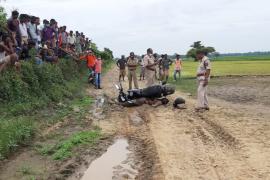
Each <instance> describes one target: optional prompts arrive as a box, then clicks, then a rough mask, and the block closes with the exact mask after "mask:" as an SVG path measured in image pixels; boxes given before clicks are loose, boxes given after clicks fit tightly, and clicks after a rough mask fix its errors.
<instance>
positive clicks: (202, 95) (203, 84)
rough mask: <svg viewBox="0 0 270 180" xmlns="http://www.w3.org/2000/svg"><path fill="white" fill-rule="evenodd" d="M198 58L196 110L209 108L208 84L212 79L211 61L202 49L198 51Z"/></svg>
mask: <svg viewBox="0 0 270 180" xmlns="http://www.w3.org/2000/svg"><path fill="white" fill-rule="evenodd" d="M197 59H198V60H199V66H198V69H197V79H198V95H197V96H198V97H197V98H198V99H197V107H196V110H197V111H200V110H209V105H208V97H207V86H208V82H209V80H210V72H211V62H210V60H209V58H208V57H207V56H206V53H205V52H204V51H202V50H199V51H197Z"/></svg>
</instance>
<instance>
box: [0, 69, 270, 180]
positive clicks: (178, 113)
mask: <svg viewBox="0 0 270 180" xmlns="http://www.w3.org/2000/svg"><path fill="white" fill-rule="evenodd" d="M117 78H118V72H117V69H116V68H113V69H112V70H111V71H110V72H108V73H107V74H106V76H105V77H104V78H103V90H99V91H97V90H94V89H93V88H89V89H88V94H89V95H91V96H94V97H96V98H97V99H98V101H97V103H96V104H94V105H93V107H92V108H91V109H89V114H88V116H87V117H86V118H85V121H84V123H83V124H82V123H80V124H79V125H78V124H76V123H75V124H74V123H73V125H72V123H66V124H65V123H63V124H60V125H59V127H58V130H59V129H60V130H61V129H62V130H63V131H65V132H68V133H71V132H76V131H80V130H82V129H91V128H93V127H95V126H99V127H100V128H101V129H102V132H103V134H104V138H103V139H102V140H101V141H100V142H99V143H98V144H97V146H95V147H84V148H79V149H76V151H77V152H80V153H76V154H77V155H76V156H74V157H73V158H71V159H69V160H67V161H64V162H54V161H52V160H50V159H49V158H46V157H42V156H40V155H38V154H37V153H36V152H35V151H34V150H33V148H31V147H26V148H23V149H22V150H21V151H20V152H18V153H16V155H14V157H11V158H10V159H9V160H6V163H5V164H4V165H2V168H1V170H0V179H3V180H6V179H26V177H24V176H22V174H21V173H20V172H19V171H18V168H19V167H21V165H23V164H25V163H26V162H27V163H28V164H29V165H31V166H33V167H35V169H37V170H36V171H37V172H39V173H35V178H36V179H80V178H81V177H83V174H84V172H85V170H86V169H87V168H88V166H89V164H91V162H92V161H93V160H94V159H96V158H97V157H99V156H101V154H102V153H104V152H105V151H106V148H108V147H109V146H110V145H111V144H112V143H113V141H114V139H115V138H118V137H121V138H126V139H128V142H129V147H128V149H129V150H130V152H131V153H130V154H129V158H128V160H127V163H128V164H130V165H131V166H132V168H133V170H131V171H124V170H123V168H122V167H119V168H118V167H116V170H115V173H114V178H113V179H139V180H151V179H155V180H163V179H166V180H180V179H188V180H192V179H206V180H211V179H213V180H216V179H222V180H223V179H224V180H227V179H230V180H231V179H237V180H239V179H243V180H247V179H265V180H267V179H270V141H269V139H270V121H269V119H270V111H269V106H270V104H269V101H268V100H267V98H268V99H269V96H270V93H268V92H269V81H270V78H269V77H262V78H259V80H260V82H261V83H257V81H259V80H258V79H257V78H254V77H250V78H248V77H246V78H245V79H242V78H235V79H234V78H232V79H224V78H221V79H220V82H222V83H219V84H217V83H213V85H211V86H210V88H209V91H210V94H211V96H212V97H211V98H210V103H211V106H210V107H211V110H210V111H209V112H205V113H196V112H195V111H194V107H195V100H194V99H193V98H192V97H189V96H188V95H187V94H185V93H182V92H176V93H175V94H174V95H173V96H171V97H169V99H170V100H171V101H170V103H169V105H167V106H165V107H157V108H154V107H151V106H148V105H144V106H141V107H136V108H123V107H120V106H118V105H117V104H116V103H115V99H114V98H115V97H116V95H117V91H116V90H115V88H114V83H116V82H117ZM215 81H216V80H215ZM249 83H250V84H249ZM220 84H222V85H220ZM143 85H144V82H140V86H143ZM124 86H125V87H126V86H127V83H125V84H124ZM247 87H248V88H247ZM259 91H260V92H263V93H260V94H261V95H258V92H259ZM243 92H244V93H243ZM254 92H257V93H256V97H255V98H254V96H253V95H254ZM232 94H233V95H232ZM178 96H181V97H184V98H185V99H186V100H187V109H185V110H175V109H173V108H172V101H173V99H175V98H176V97H178ZM247 97H253V100H254V102H256V103H248V104H247V103H246V102H248V101H250V100H249V99H248V98H247ZM258 97H260V98H258ZM103 98H104V99H105V102H104V105H101V106H100V105H99V104H100V103H98V102H101V101H102V100H101V99H103ZM235 99H237V100H235ZM67 122H72V120H70V119H68V120H67ZM54 131H55V130H54V129H53V130H52V132H51V133H53V132H54ZM45 141H48V140H45ZM119 171H121V172H119ZM29 177H30V176H27V178H29Z"/></svg>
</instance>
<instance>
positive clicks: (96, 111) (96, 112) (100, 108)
mask: <svg viewBox="0 0 270 180" xmlns="http://www.w3.org/2000/svg"><path fill="white" fill-rule="evenodd" d="M105 100H106V98H105V96H103V95H100V96H97V98H96V100H95V105H94V108H93V110H92V111H91V113H92V114H93V116H94V117H95V119H98V120H100V119H104V118H105V115H104V104H105Z"/></svg>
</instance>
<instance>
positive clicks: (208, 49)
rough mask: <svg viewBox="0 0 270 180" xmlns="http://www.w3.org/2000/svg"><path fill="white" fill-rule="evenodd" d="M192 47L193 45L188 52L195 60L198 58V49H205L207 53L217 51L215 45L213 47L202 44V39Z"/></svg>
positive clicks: (188, 55)
mask: <svg viewBox="0 0 270 180" xmlns="http://www.w3.org/2000/svg"><path fill="white" fill-rule="evenodd" d="M190 47H192V48H191V49H190V50H189V51H188V52H187V57H191V58H193V59H194V60H195V61H196V60H197V58H196V53H197V51H198V50H203V51H204V52H205V53H206V54H210V53H214V52H216V50H215V48H214V47H211V46H207V47H205V46H203V45H202V44H201V41H196V42H194V43H193V44H192V45H191V46H190Z"/></svg>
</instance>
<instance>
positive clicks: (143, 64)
mask: <svg viewBox="0 0 270 180" xmlns="http://www.w3.org/2000/svg"><path fill="white" fill-rule="evenodd" d="M173 63H174V68H175V70H174V74H173V77H174V81H178V80H179V79H180V78H181V71H182V66H183V61H182V59H181V56H180V55H179V54H177V55H176V59H175V60H171V59H170V58H169V57H168V55H167V54H162V55H161V56H159V55H158V54H156V53H153V50H152V49H150V48H149V49H148V50H147V54H146V55H142V56H141V57H140V56H135V54H134V52H131V53H130V55H129V56H128V57H127V58H125V56H124V55H122V56H121V58H120V59H119V60H118V61H117V63H116V64H117V66H118V67H119V81H122V80H123V81H124V80H125V76H126V68H127V69H128V74H127V77H128V81H129V89H132V84H134V87H135V88H137V89H138V88H139V86H138V78H137V72H138V71H137V69H139V81H142V80H145V79H146V81H147V82H146V86H151V85H153V84H154V83H155V81H162V82H163V83H167V81H168V78H169V72H170V71H169V69H170V66H171V65H172V64H173ZM177 75H178V77H177Z"/></svg>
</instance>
